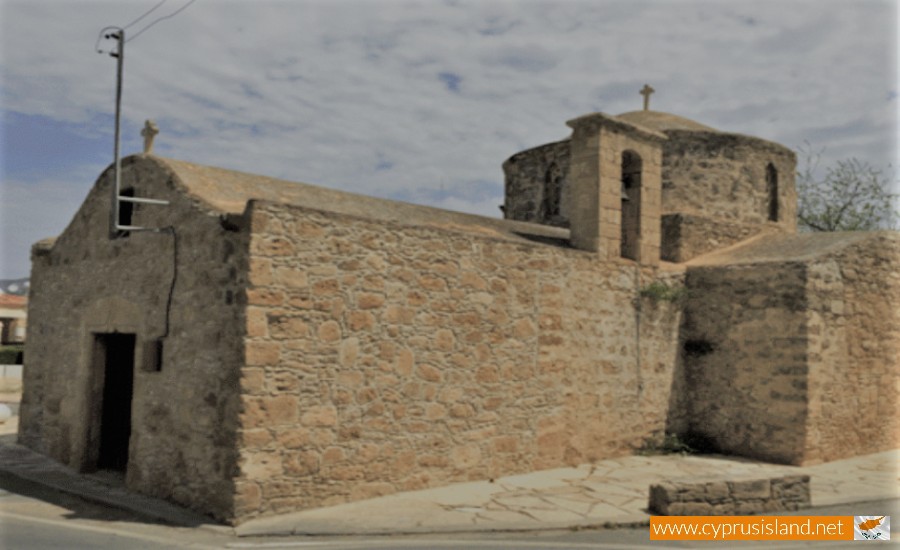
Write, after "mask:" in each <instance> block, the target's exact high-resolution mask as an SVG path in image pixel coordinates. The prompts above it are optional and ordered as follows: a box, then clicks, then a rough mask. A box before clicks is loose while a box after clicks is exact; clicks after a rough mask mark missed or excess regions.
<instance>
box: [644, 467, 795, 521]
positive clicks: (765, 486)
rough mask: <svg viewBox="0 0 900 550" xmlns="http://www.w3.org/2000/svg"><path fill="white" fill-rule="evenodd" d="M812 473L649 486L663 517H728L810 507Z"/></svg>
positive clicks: (653, 507) (652, 506)
mask: <svg viewBox="0 0 900 550" xmlns="http://www.w3.org/2000/svg"><path fill="white" fill-rule="evenodd" d="M809 506H810V497H809V476H807V475H795V476H781V477H774V478H769V479H745V480H736V481H727V480H723V479H719V480H690V481H667V482H663V483H660V484H658V485H651V486H650V506H649V508H650V511H651V512H652V513H654V514H659V515H664V516H727V515H745V514H759V513H763V512H783V511H788V510H801V509H803V508H809Z"/></svg>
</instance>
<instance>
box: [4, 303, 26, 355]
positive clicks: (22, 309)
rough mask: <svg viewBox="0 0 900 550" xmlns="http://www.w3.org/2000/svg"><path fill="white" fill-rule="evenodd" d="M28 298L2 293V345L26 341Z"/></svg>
mask: <svg viewBox="0 0 900 550" xmlns="http://www.w3.org/2000/svg"><path fill="white" fill-rule="evenodd" d="M27 309H28V298H26V297H25V296H17V295H15V294H2V293H0V344H16V343H21V342H24V341H25V329H26V326H27Z"/></svg>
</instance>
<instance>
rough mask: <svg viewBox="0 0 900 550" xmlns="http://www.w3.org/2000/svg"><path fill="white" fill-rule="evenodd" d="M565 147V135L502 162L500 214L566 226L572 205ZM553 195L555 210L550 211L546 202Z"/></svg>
mask: <svg viewBox="0 0 900 550" xmlns="http://www.w3.org/2000/svg"><path fill="white" fill-rule="evenodd" d="M569 149H570V140H568V139H566V140H563V141H557V142H554V143H548V144H546V145H541V146H539V147H535V148H533V149H529V150H527V151H522V152H521V153H516V154H515V155H513V156H511V157H510V158H509V159H508V160H507V161H506V162H504V163H503V174H504V176H505V196H506V199H505V200H504V205H503V217H504V218H506V219H509V220H518V221H523V222H533V223H541V224H545V225H554V226H557V227H569V212H570V211H571V209H572V203H571V201H572V193H571V191H572V188H571V186H570V185H569V157H570V151H569ZM548 194H550V195H554V196H553V197H550V196H547V195H548ZM556 198H558V199H559V212H558V213H557V214H551V213H549V212H548V206H547V205H548V202H552V201H553V200H555V199H556Z"/></svg>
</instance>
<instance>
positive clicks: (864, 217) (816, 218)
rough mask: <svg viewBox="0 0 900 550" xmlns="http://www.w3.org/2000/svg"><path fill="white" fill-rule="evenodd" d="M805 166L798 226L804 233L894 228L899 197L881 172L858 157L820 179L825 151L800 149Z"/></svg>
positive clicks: (898, 215) (799, 186)
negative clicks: (818, 167)
mask: <svg viewBox="0 0 900 550" xmlns="http://www.w3.org/2000/svg"><path fill="white" fill-rule="evenodd" d="M800 154H801V156H802V157H804V158H805V165H804V167H803V169H802V170H801V171H799V172H798V173H797V198H798V203H799V204H798V206H797V223H798V225H799V227H800V229H801V230H802V231H872V230H876V229H894V228H896V227H897V222H898V219H900V213H898V212H897V210H896V204H897V203H896V201H897V198H898V195H897V194H896V193H891V188H890V184H891V180H890V178H888V177H887V176H885V175H884V174H883V173H882V171H881V170H877V169H875V168H873V167H872V166H871V165H870V164H869V163H867V162H864V161H861V160H859V159H856V158H850V159H845V160H839V161H837V162H836V163H835V164H834V165H833V166H830V167H828V168H827V169H826V170H825V175H824V176H823V177H817V176H816V175H815V174H816V172H817V170H816V168H817V166H818V164H819V160H820V159H821V151H819V152H818V153H812V152H810V151H809V150H803V149H801V150H800Z"/></svg>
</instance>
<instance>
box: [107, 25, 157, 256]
mask: <svg viewBox="0 0 900 550" xmlns="http://www.w3.org/2000/svg"><path fill="white" fill-rule="evenodd" d="M113 28H115V31H114V32H110V33H106V34H105V35H103V37H104V38H106V39H110V38H114V39H115V40H116V42H117V43H118V45H117V46H116V50H115V51H111V52H109V55H110V56H112V57H115V58H116V130H115V145H114V146H113V157H114V159H115V160H114V162H115V171H116V174H115V184H114V185H113V186H112V191H111V196H110V208H109V238H110V239H116V238H118V237H120V236H121V235H122V233H120V232H121V231H152V232H156V233H159V232H160V231H162V230H161V229H159V228H150V227H137V226H134V225H120V224H119V212H120V211H121V204H122V202H123V201H125V202H130V203H140V204H156V205H163V206H165V205H167V204H169V201H164V200H159V199H149V198H143V197H123V196H122V155H121V153H120V152H119V147H120V145H121V141H122V76H123V73H124V72H125V29H120V28H117V27H113ZM101 32H102V31H101ZM139 34H140V33H139ZM135 36H137V35H135ZM101 53H102V51H101Z"/></svg>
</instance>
